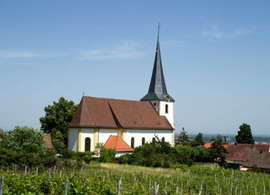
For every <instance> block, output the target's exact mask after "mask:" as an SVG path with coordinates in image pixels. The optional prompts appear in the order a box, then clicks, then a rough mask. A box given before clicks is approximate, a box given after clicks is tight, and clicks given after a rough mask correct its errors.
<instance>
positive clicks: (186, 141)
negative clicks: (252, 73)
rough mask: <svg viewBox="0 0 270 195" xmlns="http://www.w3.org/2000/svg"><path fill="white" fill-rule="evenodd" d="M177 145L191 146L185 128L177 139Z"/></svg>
mask: <svg viewBox="0 0 270 195" xmlns="http://www.w3.org/2000/svg"><path fill="white" fill-rule="evenodd" d="M177 144H180V145H189V144H190V140H189V137H188V134H187V132H186V131H185V129H184V128H182V131H181V133H180V135H179V137H178V139H177Z"/></svg>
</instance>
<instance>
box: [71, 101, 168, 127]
mask: <svg viewBox="0 0 270 195" xmlns="http://www.w3.org/2000/svg"><path fill="white" fill-rule="evenodd" d="M70 127H92V128H113V129H116V128H127V129H160V130H163V129H164V130H171V129H173V128H172V126H171V125H170V123H169V122H168V120H167V119H166V117H164V116H159V114H158V113H157V112H156V110H155V109H154V107H153V106H152V104H151V103H150V102H143V101H130V100H117V99H106V98H94V97H83V98H82V100H81V102H80V105H79V107H78V109H77V111H76V113H75V114H74V116H73V118H72V121H71V123H70Z"/></svg>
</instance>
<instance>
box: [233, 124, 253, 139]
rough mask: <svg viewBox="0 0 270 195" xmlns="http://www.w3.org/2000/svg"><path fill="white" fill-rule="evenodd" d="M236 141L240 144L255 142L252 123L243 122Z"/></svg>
mask: <svg viewBox="0 0 270 195" xmlns="http://www.w3.org/2000/svg"><path fill="white" fill-rule="evenodd" d="M235 140H236V143H238V144H254V142H255V141H254V138H253V136H252V132H251V127H250V125H248V124H246V123H243V124H242V125H241V126H240V127H239V131H238V133H237V135H236V136H235Z"/></svg>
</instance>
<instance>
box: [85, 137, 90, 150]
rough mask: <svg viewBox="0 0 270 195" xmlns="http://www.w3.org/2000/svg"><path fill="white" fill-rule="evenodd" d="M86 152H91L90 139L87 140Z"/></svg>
mask: <svg viewBox="0 0 270 195" xmlns="http://www.w3.org/2000/svg"><path fill="white" fill-rule="evenodd" d="M84 151H85V152H90V151H91V139H90V137H87V138H85V143H84Z"/></svg>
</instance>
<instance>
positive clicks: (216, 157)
mask: <svg viewBox="0 0 270 195" xmlns="http://www.w3.org/2000/svg"><path fill="white" fill-rule="evenodd" d="M223 144H224V142H223V138H222V137H221V136H217V137H216V139H214V140H213V144H212V146H211V147H210V148H209V149H208V154H209V158H210V160H211V161H213V162H216V163H218V164H220V165H223V164H224V163H225V157H226V154H227V150H226V149H225V148H224V146H223Z"/></svg>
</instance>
